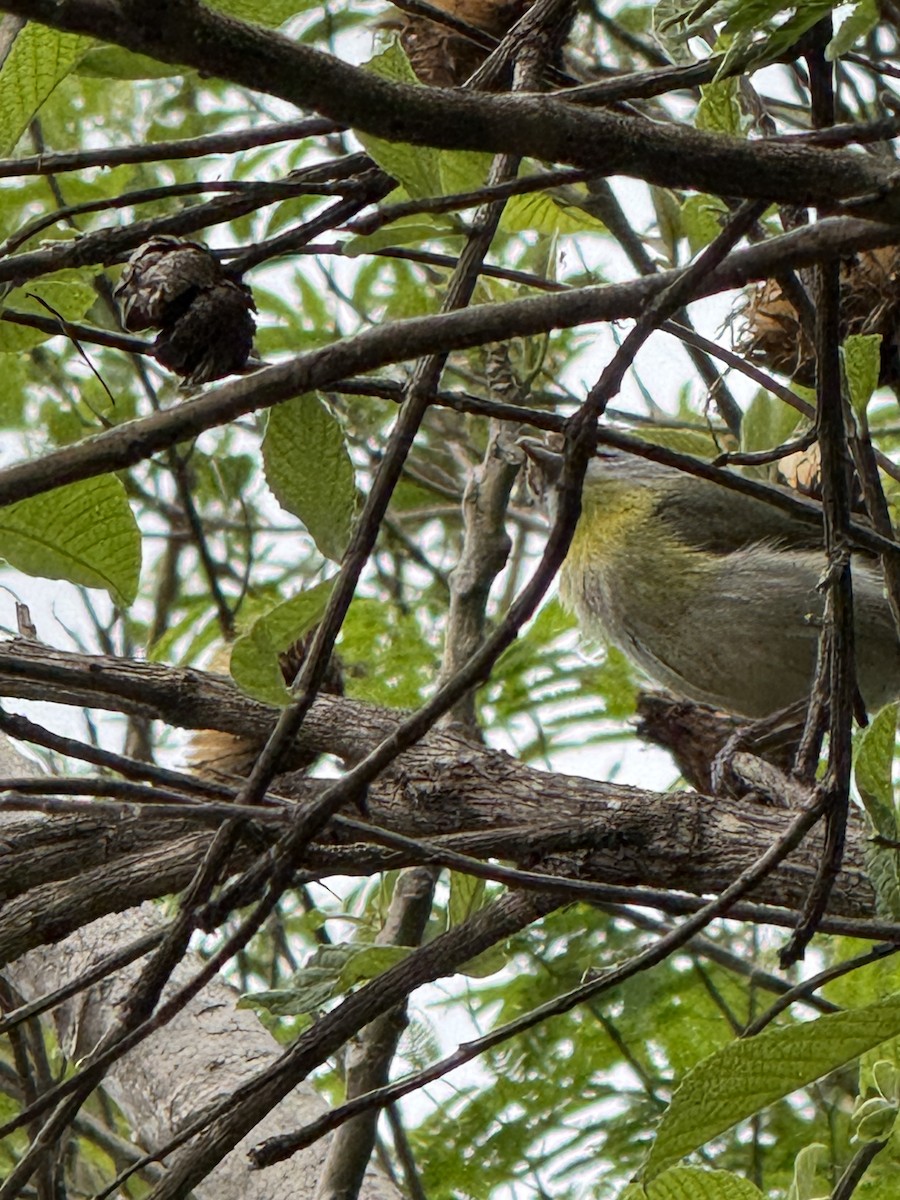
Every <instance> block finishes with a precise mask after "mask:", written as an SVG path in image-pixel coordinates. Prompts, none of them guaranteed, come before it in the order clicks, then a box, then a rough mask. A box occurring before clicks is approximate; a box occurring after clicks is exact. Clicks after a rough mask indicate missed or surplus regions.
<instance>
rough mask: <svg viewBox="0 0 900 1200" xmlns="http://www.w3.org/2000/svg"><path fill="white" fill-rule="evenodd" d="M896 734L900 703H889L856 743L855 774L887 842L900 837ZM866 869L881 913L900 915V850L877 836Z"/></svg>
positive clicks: (871, 841)
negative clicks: (894, 766)
mask: <svg viewBox="0 0 900 1200" xmlns="http://www.w3.org/2000/svg"><path fill="white" fill-rule="evenodd" d="M896 734H897V705H896V704H888V705H886V706H885V707H884V708H883V709H882V710H881V711H880V712H879V713H877V714H876V716H875V717H874V718H873V719H872V721H870V723H869V724H868V725H867V726H866V728H865V729H862V730H861V731H860V733H859V734H858V735H857V737H856V739H855V742H854V747H853V777H854V781H855V783H856V787H857V790H858V791H859V795H860V799H861V800H862V802H863V807H864V808H865V810H866V814H867V815H868V818H869V820H870V821H871V823H872V828H873V830H874V831H875V833H876V834H877V835H879V837H881V838H883V839H885V841H886V842H887V843H896V841H897V839H898V837H900V819H898V812H897V804H896V800H895V798H894V786H893V762H894V747H895V743H896ZM865 860H866V871H867V873H868V876H869V879H870V881H871V884H872V887H873V888H874V889H875V896H876V901H877V908H878V912H879V914H880V915H881V916H882V917H884V918H886V919H887V920H897V919H900V852H898V850H897V847H896V845H895V844H883V843H882V842H880V841H879V840H878V838H877V837H875V838H870V839H869V840H868V841H867V842H866V844H865Z"/></svg>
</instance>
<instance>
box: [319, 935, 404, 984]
mask: <svg viewBox="0 0 900 1200" xmlns="http://www.w3.org/2000/svg"><path fill="white" fill-rule="evenodd" d="M410 954H412V947H411V946H364V947H363V948H362V949H360V948H358V947H355V948H354V953H353V954H352V955H351V956H350V957H349V958H348V959H347V962H346V964H345V966H344V968H343V970H342V971H341V973H340V976H339V977H338V981H337V987H338V991H340V992H346V991H349V989H350V988H352V987H353V986H354V984H357V983H365V982H366V981H367V980H369V979H375V978H377V977H378V976H379V975H383V974H384V972H385V971H387V970H388V969H389V968H390V967H393V966H394V965H395V964H396V963H398V962H403V960H404V958H409V956H410Z"/></svg>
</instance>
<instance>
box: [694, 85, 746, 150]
mask: <svg viewBox="0 0 900 1200" xmlns="http://www.w3.org/2000/svg"><path fill="white" fill-rule="evenodd" d="M739 88H740V83H739V82H738V80H737V79H734V78H732V79H722V80H719V82H718V83H707V84H705V85H704V86H703V87H701V89H700V96H701V99H700V103H699V104H698V105H697V119H696V122H695V124H696V126H697V128H698V129H706V130H710V131H712V132H713V133H730V134H731V135H732V136H734V137H739V136H740V135H741V134H742V133H743V132H744V126H743V122H742V120H741V108H740V105H739V104H738V100H737V98H738V92H739Z"/></svg>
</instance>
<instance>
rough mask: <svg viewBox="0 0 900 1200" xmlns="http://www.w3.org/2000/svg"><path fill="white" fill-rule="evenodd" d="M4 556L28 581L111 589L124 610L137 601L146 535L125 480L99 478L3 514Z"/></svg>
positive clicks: (0, 529) (22, 502) (1, 546)
mask: <svg viewBox="0 0 900 1200" xmlns="http://www.w3.org/2000/svg"><path fill="white" fill-rule="evenodd" d="M0 556H2V557H3V558H5V559H6V561H7V562H8V563H9V565H10V566H11V567H15V568H16V570H18V571H24V572H25V574H26V575H38V576H40V577H41V578H44V579H66V580H68V581H69V582H70V583H74V584H79V585H80V586H82V587H89V588H105V589H106V591H107V592H109V594H110V596H111V597H112V599H113V600H114V601H115V603H116V604H119V605H122V606H123V607H124V606H127V605H129V604H131V602H132V601H133V600H134V598H135V596H136V595H137V588H138V579H139V576H140V570H141V535H140V531H139V529H138V527H137V524H136V522H135V519H134V516H133V514H132V512H131V507H130V505H129V503H128V498H127V496H126V494H125V488H124V487H123V486H122V484H121V482H120V481H119V479H117V478H116V476H115V475H98V476H97V477H96V478H95V479H85V480H82V481H80V482H78V483H70V484H67V485H66V486H65V487H59V488H55V489H54V490H53V491H52V492H47V493H45V494H44V495H42V496H32V497H30V498H29V499H27V500H19V501H18V502H17V503H16V504H9V505H7V506H6V507H5V508H0Z"/></svg>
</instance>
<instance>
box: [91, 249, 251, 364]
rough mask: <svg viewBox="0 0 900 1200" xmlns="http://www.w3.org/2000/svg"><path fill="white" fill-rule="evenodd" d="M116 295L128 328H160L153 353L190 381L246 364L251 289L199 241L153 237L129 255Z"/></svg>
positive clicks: (249, 344) (123, 320)
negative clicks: (228, 270) (227, 269)
mask: <svg viewBox="0 0 900 1200" xmlns="http://www.w3.org/2000/svg"><path fill="white" fill-rule="evenodd" d="M114 294H115V297H116V300H117V302H118V304H119V308H120V310H121V313H122V323H123V325H124V326H125V328H126V329H128V330H131V331H132V332H136V331H138V330H141V329H158V330H159V331H160V332H159V335H158V336H157V338H156V341H155V343H154V351H155V353H156V357H157V359H158V361H159V362H161V363H162V364H163V366H165V367H168V368H169V369H170V370H172V371H174V372H175V373H176V374H177V375H181V376H182V377H183V378H184V381H185V383H186V384H188V385H190V386H193V385H197V384H201V383H209V382H210V381H211V380H213V379H220V378H221V377H222V376H223V375H230V374H232V372H234V371H240V370H241V369H242V368H243V367H244V366H245V365H246V362H247V359H248V357H249V356H250V351H251V350H252V349H253V334H254V333H255V331H256V322H255V321H254V319H253V316H252V314H253V313H254V312H255V311H256V305H255V304H254V303H253V296H252V294H251V292H250V289H249V288H248V287H247V285H246V284H244V283H241V282H240V281H239V280H237V279H235V278H234V277H233V276H232V275H230V274H229V273H228V272H227V271H226V270H225V269H224V268H223V267H222V265H221V263H220V262H219V261H218V259H217V258H216V257H215V255H213V254H212V253H211V252H210V251H209V250H208V249H207V248H206V247H205V246H201V245H200V244H199V243H198V242H183V241H181V240H180V239H179V238H174V237H166V236H159V237H154V238H151V239H150V241H149V242H145V243H144V245H143V246H141V247H139V248H138V249H137V250H136V251H135V252H134V254H132V256H131V258H130V259H129V260H128V263H127V264H126V266H125V269H124V270H123V272H122V278H121V279H120V280H119V283H118V284H117V286H116V288H115V293H114Z"/></svg>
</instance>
